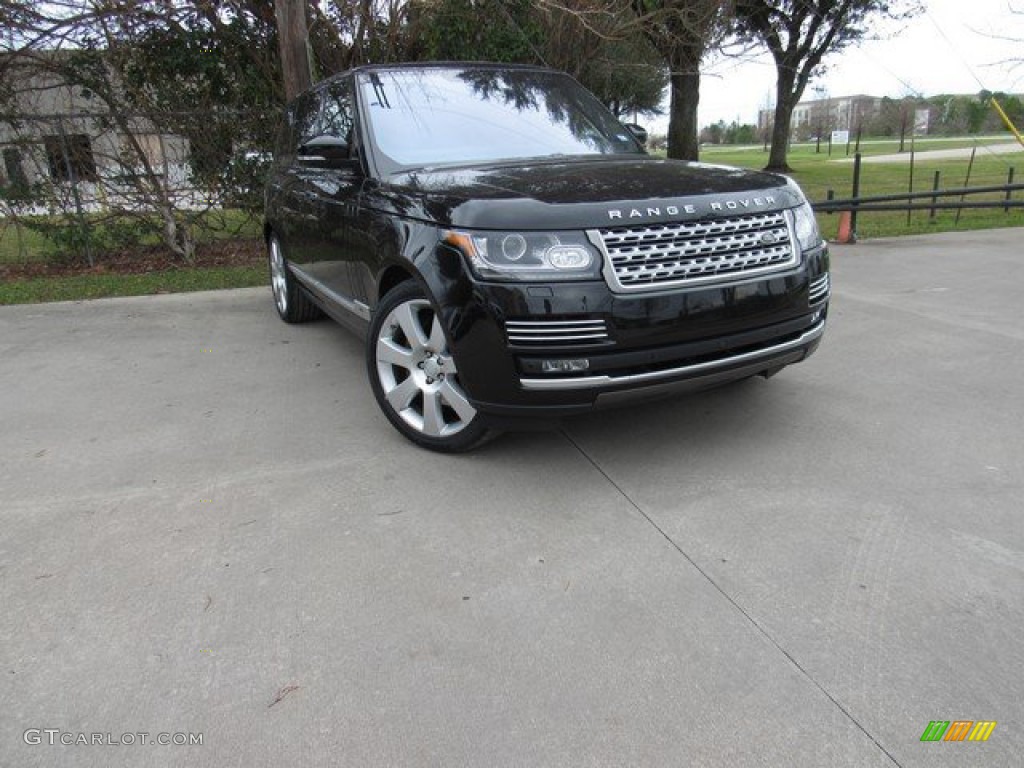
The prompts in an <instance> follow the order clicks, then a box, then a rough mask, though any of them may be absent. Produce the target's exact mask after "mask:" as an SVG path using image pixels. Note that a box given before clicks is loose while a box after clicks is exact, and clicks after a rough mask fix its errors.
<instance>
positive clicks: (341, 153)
mask: <svg viewBox="0 0 1024 768" xmlns="http://www.w3.org/2000/svg"><path fill="white" fill-rule="evenodd" d="M296 154H297V156H298V159H299V161H300V162H303V163H309V164H310V165H328V166H333V165H338V164H339V163H340V162H342V161H344V160H349V159H351V157H352V151H351V149H350V147H349V144H348V142H347V141H345V140H344V139H339V138H338V137H337V136H317V137H315V138H312V139H310V140H309V141H307V142H306V143H305V144H302V145H300V146H299V149H298V152H297V153H296Z"/></svg>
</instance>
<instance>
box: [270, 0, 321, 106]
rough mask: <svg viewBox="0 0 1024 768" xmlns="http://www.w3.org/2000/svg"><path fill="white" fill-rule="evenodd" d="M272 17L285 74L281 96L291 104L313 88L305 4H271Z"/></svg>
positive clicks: (287, 0) (278, 0) (298, 0)
mask: <svg viewBox="0 0 1024 768" xmlns="http://www.w3.org/2000/svg"><path fill="white" fill-rule="evenodd" d="M274 17H275V18H276V19H277V42H278V46H279V49H280V52H281V71H282V72H283V73H284V95H285V98H287V99H288V100H289V101H290V100H291V99H294V98H295V97H296V96H298V95H299V94H300V93H302V92H303V91H304V90H306V89H307V88H309V86H310V85H312V79H311V78H310V75H309V54H308V53H307V45H308V43H309V30H308V29H307V27H306V2H305V0H274Z"/></svg>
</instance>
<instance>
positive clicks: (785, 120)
mask: <svg viewBox="0 0 1024 768" xmlns="http://www.w3.org/2000/svg"><path fill="white" fill-rule="evenodd" d="M795 80H796V78H795V76H790V77H787V76H786V75H785V74H784V70H783V69H782V68H781V67H780V68H779V79H778V84H777V86H776V89H775V123H774V124H773V125H772V150H771V153H770V154H769V155H768V165H767V166H765V170H766V171H776V172H779V173H789V172H790V171H792V170H793V169H792V168H790V167H789V163H788V162H787V161H786V156H787V154H788V152H789V130H790V120H792V119H793V108H794V107H795V106H796V98H795V97H794V95H793V84H794V82H795Z"/></svg>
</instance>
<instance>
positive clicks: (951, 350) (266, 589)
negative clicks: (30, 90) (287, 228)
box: [0, 229, 1024, 768]
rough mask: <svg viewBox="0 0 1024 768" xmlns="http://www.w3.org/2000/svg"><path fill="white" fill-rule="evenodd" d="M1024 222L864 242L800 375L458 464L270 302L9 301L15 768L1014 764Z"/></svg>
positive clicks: (2, 354)
mask: <svg viewBox="0 0 1024 768" xmlns="http://www.w3.org/2000/svg"><path fill="white" fill-rule="evenodd" d="M1022 231H1024V230H1019V229H1018V230H1004V231H990V232H977V233H961V234H949V235H939V236H931V237H914V238H905V239H900V240H879V241H874V242H867V243H861V244H859V245H856V246H848V247H843V248H835V249H834V251H833V253H834V267H835V271H834V285H835V294H834V299H833V304H832V313H831V318H830V328H829V331H828V334H827V336H826V338H825V341H824V344H823V346H822V347H821V349H820V350H819V352H818V353H817V354H816V355H815V356H814V357H813V358H811V359H810V360H809V361H808V362H807V363H805V364H803V365H800V366H797V367H794V368H791V369H788V370H786V371H784V372H783V373H782V374H780V375H779V376H777V377H775V378H774V379H772V380H771V381H763V380H760V379H758V380H753V381H749V382H745V383H743V384H739V385H735V386H732V387H729V388H726V389H722V390H717V391H713V392H708V393H704V394H699V395H696V396H692V397H689V398H687V399H681V400H675V401H669V402H662V403H658V404H650V405H646V406H642V407H639V408H634V409H631V410H623V411H615V412H609V413H604V414H595V415H591V416H587V417H583V418H579V419H575V420H572V421H569V422H566V424H565V425H564V429H563V431H552V432H542V433H531V434H516V435H508V436H506V437H504V438H503V439H500V440H498V441H496V442H494V443H491V444H490V445H488V446H486V447H485V448H484V449H483V450H481V451H479V452H478V453H475V454H473V455H469V456H462V457H455V458H452V457H445V456H439V455H434V454H431V453H427V452H424V451H422V450H419V449H417V448H415V447H414V446H412V445H410V444H408V443H406V442H404V441H403V440H402V439H401V438H400V437H399V436H398V435H397V434H396V433H395V432H394V430H393V429H391V428H390V427H389V426H388V424H387V422H386V421H385V419H384V418H383V416H382V415H380V414H379V413H378V411H377V408H376V407H375V405H374V402H373V398H372V396H371V394H370V391H369V388H368V386H367V384H366V380H365V375H364V371H363V363H362V354H361V351H360V345H359V344H358V343H357V341H356V340H355V339H354V338H353V337H351V336H350V335H348V334H347V333H346V332H345V331H343V330H342V329H340V328H338V327H336V326H334V325H331V324H329V323H326V322H321V323H316V324H313V325H309V326H303V327H290V326H286V325H284V324H283V323H281V322H280V321H278V320H277V318H276V316H275V315H274V312H273V309H272V307H271V301H270V295H269V291H268V290H266V289H251V290H241V291H230V292H217V293H208V294H192V295H178V296H160V297H150V298H139V299H119V300H109V301H94V302H87V303H77V304H54V305H48V306H20V307H2V308H0V360H2V361H3V362H2V365H0V425H2V427H0V428H2V432H0V492H2V495H0V498H2V503H0V605H2V607H3V610H2V611H0V675H2V677H3V684H2V685H0V712H2V715H0V765H3V766H29V765H31V766H72V765H73V766H104V767H106V766H132V767H133V768H135V767H137V766H165V765H186V764H187V765H190V766H210V767H211V768H224V767H225V766H246V767H247V768H248V767H249V766H314V765H315V766H320V765H323V766H327V765H331V766H338V765H344V766H359V767H363V766H378V765H380V766H383V765H437V766H446V767H447V766H488V767H490V766H506V765H507V766H563V765H564V766H581V765H594V766H623V765H652V766H654V765H686V766H815V767H817V766H857V767H858V768H859V767H862V766H892V765H900V766H929V767H931V766H965V765H973V766H1015V765H1019V764H1020V755H1021V754H1022V753H1024V679H1022V677H1021V670H1022V669H1024V643H1022V642H1021V636H1022V634H1024V513H1022V498H1024V493H1022V490H1024V489H1022V477H1024V472H1022V464H1024V423H1022V422H1024V387H1022V386H1021V381H1022V380H1024V328H1022V326H1021V322H1020V318H1021V309H1020V307H1021V288H1022V286H1024V260H1022V259H1021V253H1020V237H1021V233H1022ZM957 719H962V720H995V721H998V725H997V727H996V728H995V730H994V732H993V734H992V736H991V738H990V740H989V741H988V742H987V743H937V744H932V743H921V742H920V741H919V739H920V736H921V734H922V732H923V731H924V729H925V728H926V726H927V725H928V723H929V721H932V720H957ZM26 729H59V730H60V731H61V732H66V733H69V734H77V733H79V732H85V733H87V734H89V733H94V732H95V733H100V734H107V733H109V734H111V737H110V738H111V739H114V740H123V736H122V734H125V733H129V734H133V733H139V732H146V733H148V734H150V738H155V737H156V735H157V734H158V733H161V732H165V733H178V732H192V733H202V736H203V744H202V745H201V746H173V745H168V746H160V745H147V746H138V745H120V746H100V745H96V746H81V745H80V746H48V745H46V744H45V738H46V735H45V734H43V736H42V738H43V739H44V743H43V744H41V745H28V744H25V743H24V737H23V734H24V732H25V731H26ZM58 738H59V736H58ZM104 738H105V737H104ZM134 738H135V739H136V740H138V738H139V737H134Z"/></svg>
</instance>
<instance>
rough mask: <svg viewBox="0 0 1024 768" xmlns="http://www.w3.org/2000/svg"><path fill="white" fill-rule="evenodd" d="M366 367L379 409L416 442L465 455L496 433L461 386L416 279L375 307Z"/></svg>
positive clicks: (442, 333) (367, 343) (438, 326)
mask: <svg viewBox="0 0 1024 768" xmlns="http://www.w3.org/2000/svg"><path fill="white" fill-rule="evenodd" d="M366 369H367V373H368V375H369V378H370V387H371V389H372V390H373V396H374V397H375V398H377V404H378V405H379V406H380V409H381V410H382V411H384V415H385V416H387V418H388V421H390V422H391V424H392V425H393V426H394V427H395V429H397V430H398V431H399V432H401V433H402V435H404V436H405V437H406V438H408V439H409V440H411V441H412V442H414V443H416V445H419V446H421V447H423V448H428V449H430V450H432V451H440V452H442V453H462V452H464V451H469V450H472V449H473V448H476V447H477V446H479V445H480V444H481V443H484V442H486V441H487V440H488V439H489V438H490V437H492V436H493V434H494V433H493V432H492V430H491V429H490V428H489V427H488V425H487V424H486V422H485V419H484V417H483V416H482V415H481V414H479V413H477V411H476V409H475V408H473V406H472V404H471V403H470V402H469V399H468V398H467V397H466V393H465V392H464V391H463V389H462V385H461V383H460V382H459V376H458V370H457V369H456V367H455V361H454V359H453V358H452V356H451V355H450V354H449V351H448V340H447V337H446V335H445V332H444V329H443V328H442V326H441V323H440V321H439V320H438V317H437V312H436V311H435V309H434V305H433V304H432V303H431V302H430V300H429V299H428V298H427V296H426V294H425V293H424V292H423V290H422V289H421V288H420V287H419V285H418V284H416V283H415V282H413V281H412V280H408V281H406V282H403V283H400V284H399V285H397V286H395V287H394V288H392V289H391V290H390V291H389V292H388V293H387V294H386V295H385V296H384V298H383V299H382V300H381V302H380V304H379V305H378V306H377V309H376V311H375V312H374V315H373V321H372V322H371V323H370V332H369V334H368V336H367V341H366Z"/></svg>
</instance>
